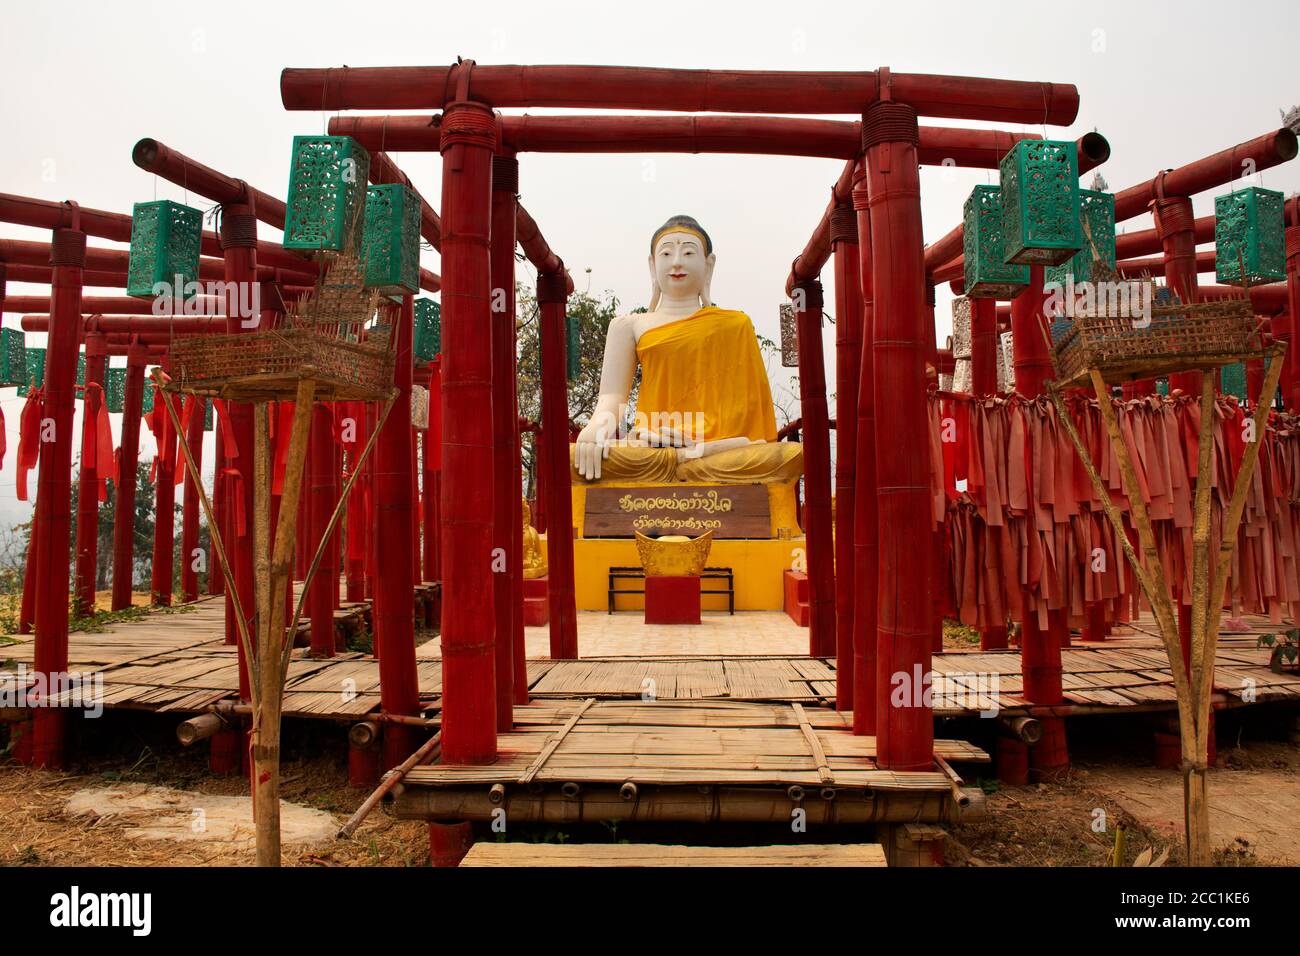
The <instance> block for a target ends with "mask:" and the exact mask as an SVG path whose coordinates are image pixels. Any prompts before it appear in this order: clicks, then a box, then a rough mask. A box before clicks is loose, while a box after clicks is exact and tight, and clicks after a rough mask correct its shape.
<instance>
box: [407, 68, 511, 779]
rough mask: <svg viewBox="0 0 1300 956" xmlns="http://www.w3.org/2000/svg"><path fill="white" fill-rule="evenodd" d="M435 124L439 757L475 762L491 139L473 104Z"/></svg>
mask: <svg viewBox="0 0 1300 956" xmlns="http://www.w3.org/2000/svg"><path fill="white" fill-rule="evenodd" d="M461 85H462V86H463V84H461ZM443 124H444V131H443V140H442V158H443V167H442V215H443V220H442V225H443V236H442V268H443V294H442V357H443V382H442V400H443V405H444V412H445V414H444V417H443V480H442V532H443V539H442V547H443V553H442V578H443V584H442V588H443V622H442V623H443V627H442V653H443V673H442V685H443V697H442V759H443V761H444V762H446V763H453V764H479V763H489V762H491V761H492V760H494V759H495V758H496V753H497V739H496V706H495V701H496V681H495V676H496V674H495V670H496V668H495V655H494V650H495V642H494V640H493V634H494V629H495V624H496V619H495V616H494V611H493V600H492V598H493V591H492V434H491V429H490V428H485V427H484V425H485V423H486V422H490V421H491V411H490V410H491V408H492V340H491V321H492V319H491V302H490V299H491V292H492V274H491V262H490V258H489V242H490V230H491V217H492V153H493V150H494V148H495V146H496V139H497V136H496V122H495V120H494V118H493V115H492V111H491V110H490V109H489V108H488V107H486V106H483V105H481V104H478V103H472V102H457V103H456V104H454V105H453V106H451V107H450V108H448V110H447V112H446V114H445V115H444V117H443ZM406 431H407V433H408V434H409V432H410V429H409V428H408V429H406ZM406 614H407V616H408V618H409V616H410V607H409V605H408V607H407V609H406Z"/></svg>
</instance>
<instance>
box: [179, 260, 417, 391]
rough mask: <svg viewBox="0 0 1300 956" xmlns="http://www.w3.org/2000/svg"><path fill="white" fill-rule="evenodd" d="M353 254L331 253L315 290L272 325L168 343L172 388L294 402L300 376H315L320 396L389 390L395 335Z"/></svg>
mask: <svg viewBox="0 0 1300 956" xmlns="http://www.w3.org/2000/svg"><path fill="white" fill-rule="evenodd" d="M364 275H365V269H364V266H363V264H362V263H361V262H360V260H359V259H358V258H357V257H356V255H355V254H354V253H351V252H345V253H341V254H339V255H337V256H335V257H334V258H333V261H332V263H331V265H330V269H329V272H328V273H327V274H326V275H325V276H324V278H323V279H321V280H318V281H317V283H316V286H315V288H314V289H312V291H311V292H308V293H307V294H306V295H304V296H303V297H302V299H300V300H299V301H298V302H297V303H293V304H291V305H290V306H289V309H288V311H287V312H286V313H285V316H284V319H283V321H282V322H281V323H280V324H279V325H278V326H277V327H275V328H272V329H267V330H264V331H257V332H249V333H244V334H238V333H236V334H232V335H186V336H177V337H176V338H174V339H173V341H172V347H171V358H172V373H171V374H172V387H173V388H175V389H177V390H179V391H183V392H188V393H191V394H195V395H210V396H212V397H214V398H222V399H232V400H235V401H246V402H264V401H280V400H289V401H291V400H293V398H294V396H295V395H296V394H297V388H298V382H299V381H300V380H302V379H305V378H311V379H313V380H315V382H316V398H317V400H319V401H326V402H329V401H349V400H360V401H373V400H380V399H383V398H387V397H388V396H389V395H390V394H391V392H392V388H393V368H394V355H393V344H394V343H393V341H392V335H391V332H390V330H389V329H388V328H387V327H384V326H379V325H376V324H375V323H374V319H375V315H376V313H377V311H378V309H379V306H380V300H381V294H380V293H379V291H378V290H375V289H367V288H365V286H364Z"/></svg>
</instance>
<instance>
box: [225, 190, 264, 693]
mask: <svg viewBox="0 0 1300 956" xmlns="http://www.w3.org/2000/svg"><path fill="white" fill-rule="evenodd" d="M220 236H221V250H222V253H223V255H224V258H225V267H226V268H225V273H226V278H225V281H226V282H227V283H228V287H229V288H230V289H232V290H238V289H244V288H247V284H248V283H251V282H256V281H257V263H258V253H259V250H258V244H257V216H256V214H255V213H254V211H253V208H252V206H251V205H249V204H248V202H247V199H245V198H244V197H240V201H231V202H228V203H226V204H225V205H223V206H222V209H221V233H220ZM236 312H237V310H236V309H234V308H228V309H227V310H226V315H227V318H226V331H227V332H229V333H232V334H233V333H241V332H242V333H246V332H252V331H254V330H255V329H254V327H245V324H244V321H242V320H241V319H240V318H239V316H238V315H236V314H235V313H236ZM226 410H227V415H228V418H229V422H230V431H229V434H227V435H226V454H227V455H228V456H229V458H230V466H229V468H228V469H227V472H226V478H227V484H226V489H227V492H226V503H227V504H228V505H229V506H230V508H229V510H230V527H231V530H232V531H233V532H234V533H233V534H232V535H231V536H230V537H229V538H227V539H226V542H225V547H226V557H227V558H228V559H229V560H230V563H231V564H232V565H233V569H232V570H233V572H234V573H233V575H232V577H233V578H234V581H235V587H236V589H237V590H238V596H239V604H240V606H241V607H242V608H244V611H245V615H246V616H249V617H251V615H252V613H253V609H254V608H255V607H256V606H257V596H256V593H255V588H254V560H255V558H254V553H253V514H254V508H253V406H252V405H250V404H249V403H248V402H227V403H226ZM241 516H242V521H241V520H240V519H241ZM249 630H250V631H251V630H252V625H251V623H250V624H249ZM226 643H227V644H234V645H235V646H236V648H237V653H238V654H239V697H240V700H242V701H245V702H247V701H248V700H249V699H250V690H249V684H248V662H247V661H245V660H244V657H243V654H244V647H243V643H242V642H240V641H239V638H238V625H237V623H236V621H235V618H234V607H233V602H230V601H227V603H226Z"/></svg>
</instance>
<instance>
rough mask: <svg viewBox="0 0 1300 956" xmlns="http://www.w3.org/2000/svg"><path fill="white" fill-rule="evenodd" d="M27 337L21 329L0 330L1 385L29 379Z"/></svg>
mask: <svg viewBox="0 0 1300 956" xmlns="http://www.w3.org/2000/svg"><path fill="white" fill-rule="evenodd" d="M25 339H26V337H25V336H24V335H23V332H22V330H21V329H3V330H0V385H22V384H23V383H24V382H26V381H27V347H26V345H25V344H24V343H25Z"/></svg>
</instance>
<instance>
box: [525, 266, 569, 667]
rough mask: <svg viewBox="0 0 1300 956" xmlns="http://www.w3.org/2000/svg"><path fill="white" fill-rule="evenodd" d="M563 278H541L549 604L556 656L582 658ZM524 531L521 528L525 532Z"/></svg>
mask: <svg viewBox="0 0 1300 956" xmlns="http://www.w3.org/2000/svg"><path fill="white" fill-rule="evenodd" d="M563 279H564V277H563V276H562V275H561V274H559V273H555V272H550V273H543V274H542V275H539V276H538V277H537V304H538V307H539V309H540V312H541V346H542V441H543V442H545V444H546V456H545V467H546V469H547V473H546V477H545V481H544V489H545V492H546V559H547V597H548V599H549V601H550V614H551V616H550V636H551V657H552V659H555V660H561V659H574V658H577V656H578V617H577V605H576V601H575V598H574V586H573V573H574V572H573V500H572V498H571V497H570V494H569V488H570V484H571V481H570V476H569V471H570V466H569V396H568V388H567V382H566V380H565V370H566V365H567V362H566V357H565V353H566V350H567V343H566V341H565V339H566V336H565V320H564V307H565V303H566V302H567V300H568V296H567V295H566V293H565V291H564V281H563ZM521 530H522V529H521Z"/></svg>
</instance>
